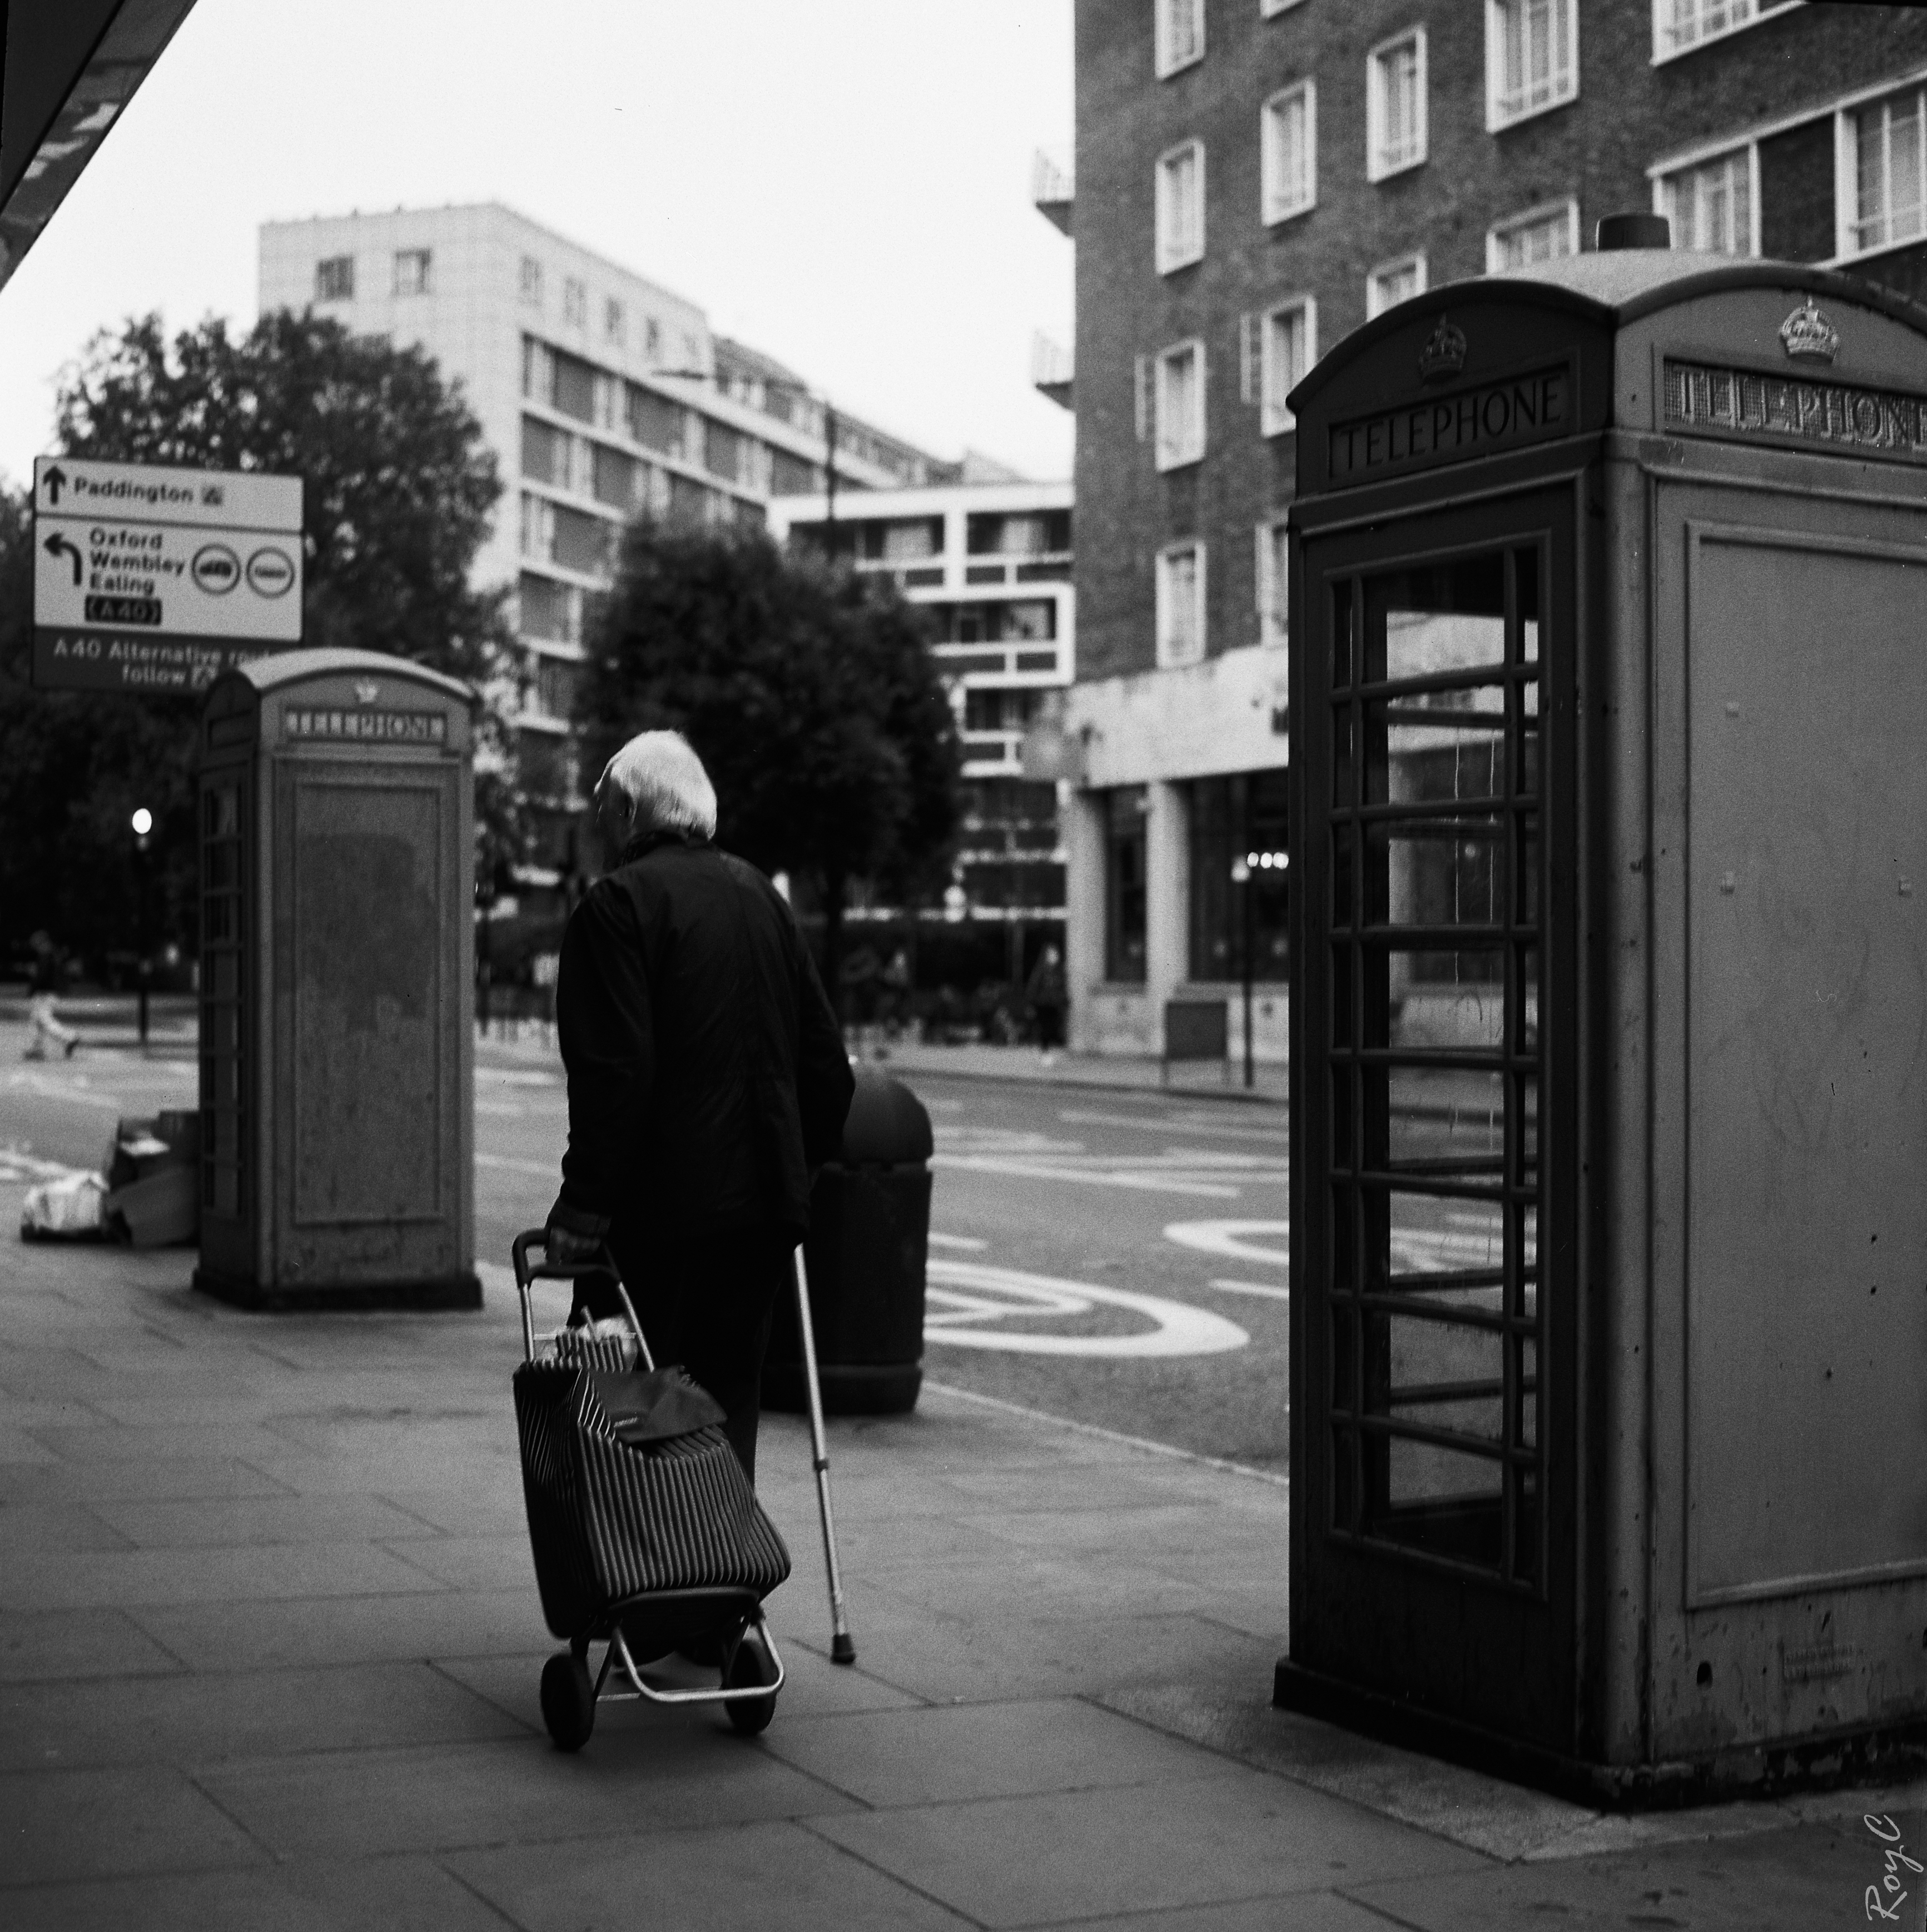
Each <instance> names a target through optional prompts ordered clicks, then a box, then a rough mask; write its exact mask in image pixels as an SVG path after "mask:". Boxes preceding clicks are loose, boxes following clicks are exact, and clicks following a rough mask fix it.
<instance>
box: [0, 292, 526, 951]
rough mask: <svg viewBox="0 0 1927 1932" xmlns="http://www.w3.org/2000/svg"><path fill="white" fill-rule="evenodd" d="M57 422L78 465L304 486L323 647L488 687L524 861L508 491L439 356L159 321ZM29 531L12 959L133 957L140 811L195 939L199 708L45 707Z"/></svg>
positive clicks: (108, 364)
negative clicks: (120, 952)
mask: <svg viewBox="0 0 1927 1932" xmlns="http://www.w3.org/2000/svg"><path fill="white" fill-rule="evenodd" d="M56 424H57V431H58V437H57V440H58V442H59V446H60V449H61V451H62V453H63V454H65V455H70V456H76V457H91V458H102V459H107V460H119V461H124V462H136V463H172V464H178V465H181V466H185V467H188V468H195V469H259V470H267V471H271V472H279V473H281V474H284V475H298V476H300V477H301V478H303V480H304V483H305V490H304V492H303V497H304V505H303V531H302V545H303V549H304V551H305V558H306V570H305V612H304V617H305V624H304V632H305V634H304V638H303V641H304V643H307V644H310V645H353V646H358V647H359V648H361V649H368V650H379V651H388V652H393V653H394V654H395V655H398V656H401V657H405V658H413V659H414V660H415V661H417V662H419V663H421V664H427V665H429V666H431V667H433V668H434V669H435V670H442V671H446V672H449V673H451V674H452V675H454V676H458V677H463V678H466V679H470V681H471V682H474V683H476V685H479V686H480V687H481V688H482V691H483V692H484V695H485V700H488V701H487V703H486V705H485V712H484V715H483V718H482V721H481V724H482V746H481V748H480V749H479V754H478V765H479V767H480V769H481V770H482V777H481V778H480V780H479V782H478V787H477V792H478V799H477V802H478V807H479V810H478V821H479V827H480V829H481V834H482V835H481V837H480V838H479V841H478V842H479V846H480V847H481V850H479V853H478V862H479V864H481V865H484V866H485V867H487V868H491V869H492V868H495V867H496V866H497V865H499V863H500V862H501V861H502V860H503V859H504V858H505V857H512V856H519V854H520V853H521V850H523V849H524V844H525V841H526V836H527V827H526V825H525V823H524V820H523V818H522V815H521V807H520V805H519V802H518V794H517V793H516V792H515V787H514V786H513V784H512V782H511V781H510V778H511V774H512V748H511V740H510V739H509V734H508V732H507V730H506V722H505V714H506V709H507V708H508V702H509V697H510V696H511V694H512V682H511V680H510V677H509V655H508V652H509V648H510V646H511V643H512V639H511V637H510V634H509V628H508V625H507V623H506V618H505V615H504V610H503V606H504V603H505V600H506V590H504V591H496V592H480V591H477V590H476V589H474V588H473V586H471V584H470V580H469V572H470V566H471V565H472V563H473V559H474V557H475V555H476V551H477V550H478V549H479V547H480V546H481V544H482V542H483V541H484V540H485V538H486V537H487V535H488V527H489V517H490V513H491V510H492V509H493V508H494V505H495V503H496V502H497V499H498V498H499V497H500V494H501V490H502V485H501V481H500V478H499V476H498V475H497V471H496V465H495V461H494V457H493V455H491V452H489V451H488V448H487V446H486V445H485V443H484V442H483V439H482V428H481V425H480V424H479V422H476V419H475V417H474V416H473V414H472V413H471V412H470V410H469V409H468V407H467V404H465V403H464V401H463V400H462V398H461V394H460V392H459V391H458V389H453V388H452V387H451V386H449V385H448V384H446V383H444V382H443V379H442V377H441V376H440V374H439V373H438V372H437V369H436V367H435V365H434V362H433V360H432V359H431V358H430V357H429V356H428V355H427V354H426V353H425V352H424V351H423V350H420V349H418V348H397V347H395V346H394V345H393V344H391V343H389V342H388V341H386V340H384V339H383V338H378V337H365V336H363V337H358V336H353V335H350V334H349V333H348V332H347V330H346V329H343V328H342V327H341V325H340V324H339V323H335V322H332V321H329V320H325V319H323V318H320V317H316V316H314V315H312V314H302V315H296V314H291V313H290V312H288V311H278V312H276V313H274V314H269V315H266V316H264V317H262V319H261V320H260V321H259V322H258V323H256V324H255V326H254V327H253V328H252V329H249V330H248V332H246V333H245V334H241V335H237V334H235V333H234V332H231V331H230V328H229V326H228V325H227V323H225V322H224V321H221V320H218V319H215V318H210V319H209V320H207V321H205V322H203V323H202V324H201V325H200V326H199V327H198V328H197V329H191V330H187V331H184V332H182V333H181V334H179V335H176V337H175V338H173V340H172V341H171V342H170V341H169V340H168V338H167V336H166V335H165V333H164V330H163V329H162V326H161V320H160V318H159V317H158V316H152V315H150V316H148V317H143V318H141V319H140V320H134V321H131V322H129V323H127V324H126V325H125V327H124V328H123V329H122V330H121V331H120V332H119V333H118V334H116V333H112V332H103V333H102V334H101V335H98V336H97V337H95V339H94V340H93V341H92V342H91V343H90V344H89V345H88V347H87V348H86V350H85V352H84V353H83V356H81V358H80V361H79V362H77V363H76V364H75V365H73V366H72V367H71V368H69V369H68V370H67V371H65V373H64V374H63V376H62V380H61V384H60V388H59V392H58V397H57V403H56ZM30 527H31V526H30V524H29V522H28V520H27V514H26V505H25V504H24V502H22V501H20V500H17V499H7V500H6V502H5V504H4V505H0V908H4V910H0V927H3V928H4V929H5V933H6V935H7V937H8V939H9V940H10V941H11V942H12V943H13V944H18V943H19V942H20V940H21V939H22V938H24V937H25V935H26V934H28V933H29V932H32V931H33V930H34V929H35V928H37V927H43V926H44V927H46V928H47V929H49V930H50V931H51V932H53V933H54V935H56V938H58V939H59V941H61V942H62V944H65V945H67V946H69V947H74V948H75V949H77V950H81V951H83V952H92V953H98V952H99V951H100V950H102V949H103V948H104V947H107V946H109V945H110V944H119V945H127V944H131V943H132V941H133V940H134V937H135V935H134V931H133V922H132V918H131V911H130V908H131V904H132V899H131V890H132V887H131V873H130V871H129V868H130V867H131V865H132V863H133V858H132V854H131V849H130V848H131V837H130V835H129V834H128V830H127V821H128V813H129V811H131V809H132V808H133V806H134V805H135V804H136V803H142V804H145V805H147V806H148V807H149V808H150V809H151V810H152V811H153V812H154V814H155V817H156V819H157V820H158V836H157V838H156V839H155V864H156V889H155V897H156V901H157V908H156V919H157V926H158V931H159V932H160V933H161V935H163V936H165V935H169V934H172V935H175V936H177V937H185V936H186V935H188V934H189V933H191V931H192V929H193V919H192V908H193V906H194V897H195V890H196V887H195V866H196V853H195V828H194V805H193V799H194V726H195V721H196V720H197V718H198V716H199V715H200V702H201V700H200V698H199V697H196V696H193V695H189V694H182V695H179V696H164V695H158V694H140V695H139V696H134V695H127V696H123V695H122V694H119V693H104V692H103V693H95V692H84V691H65V692H46V691H33V690H32V689H30V688H29V675H30V672H29V666H30V663H31V657H32V618H31V609H32V570H31V558H30V556H29V551H28V548H27V545H28V542H29V531H30Z"/></svg>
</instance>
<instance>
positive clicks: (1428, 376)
mask: <svg viewBox="0 0 1927 1932" xmlns="http://www.w3.org/2000/svg"><path fill="white" fill-rule="evenodd" d="M1465 365H1466V336H1465V331H1464V330H1463V329H1459V328H1457V327H1455V326H1454V325H1453V323H1452V320H1451V317H1449V316H1444V315H1442V316H1441V317H1439V326H1438V327H1437V328H1436V329H1433V332H1432V333H1431V334H1430V335H1429V336H1428V337H1427V338H1426V341H1425V347H1424V348H1423V349H1421V350H1419V352H1418V380H1420V381H1421V383H1436V382H1439V381H1440V380H1442V379H1443V378H1444V377H1447V376H1456V375H1457V374H1458V373H1459V371H1460V370H1461V369H1463V368H1464V367H1465Z"/></svg>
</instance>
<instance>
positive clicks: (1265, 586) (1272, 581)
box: [1256, 517, 1291, 644]
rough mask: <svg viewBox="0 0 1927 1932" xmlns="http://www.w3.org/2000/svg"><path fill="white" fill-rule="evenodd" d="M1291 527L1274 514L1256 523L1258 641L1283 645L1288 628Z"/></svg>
mask: <svg viewBox="0 0 1927 1932" xmlns="http://www.w3.org/2000/svg"><path fill="white" fill-rule="evenodd" d="M1289 535H1290V526H1289V523H1286V520H1285V519H1284V518H1283V517H1271V518H1270V519H1269V520H1267V521H1266V522H1264V523H1260V524H1259V526H1258V530H1257V559H1256V583H1257V590H1258V641H1259V643H1261V644H1282V643H1283V642H1284V641H1285V639H1286V635H1287V634H1288V633H1289V628H1290V621H1291V620H1290V618H1289V614H1288V613H1289V601H1288V593H1289V590H1290V587H1291V586H1290V583H1289V578H1288V575H1287V570H1286V559H1288V558H1289V556H1290V554H1291V545H1290V543H1289Z"/></svg>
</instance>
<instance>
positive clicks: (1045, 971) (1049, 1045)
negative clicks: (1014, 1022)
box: [1025, 945, 1066, 1067]
mask: <svg viewBox="0 0 1927 1932" xmlns="http://www.w3.org/2000/svg"><path fill="white" fill-rule="evenodd" d="M1025 992H1027V993H1028V995H1029V996H1030V1001H1031V1012H1032V1013H1033V1014H1034V1015H1035V1016H1036V1018H1037V1052H1038V1053H1039V1055H1040V1056H1041V1058H1043V1063H1044V1064H1045V1065H1046V1067H1048V1066H1049V1065H1050V1064H1051V1062H1052V1061H1053V1060H1054V1059H1055V1058H1056V1055H1057V1049H1058V1048H1059V1047H1060V1046H1062V1045H1063V1044H1064V1005H1065V1001H1066V989H1065V985H1064V956H1063V955H1062V954H1061V953H1059V952H1058V950H1057V948H1056V947H1055V946H1049V945H1047V946H1046V947H1045V948H1044V950H1043V952H1041V953H1039V954H1038V955H1037V964H1036V965H1034V966H1033V967H1032V968H1031V978H1030V983H1029V985H1028V986H1026V987H1025Z"/></svg>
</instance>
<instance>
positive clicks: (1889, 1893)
mask: <svg viewBox="0 0 1927 1932" xmlns="http://www.w3.org/2000/svg"><path fill="white" fill-rule="evenodd" d="M1861 1823H1862V1824H1864V1825H1865V1826H1866V1828H1867V1829H1868V1831H1870V1832H1872V1833H1873V1835H1874V1837H1875V1838H1877V1839H1878V1840H1879V1841H1880V1843H1881V1844H1882V1845H1883V1846H1884V1847H1885V1849H1884V1850H1883V1852H1882V1854H1881V1855H1882V1856H1883V1858H1885V1860H1886V1870H1885V1872H1883V1873H1882V1874H1881V1876H1880V1880H1879V1882H1877V1884H1874V1885H1868V1888H1867V1916H1868V1918H1869V1919H1875V1918H1884V1919H1887V1920H1889V1921H1892V1923H1894V1924H1898V1923H1899V1921H1900V1908H1901V1906H1902V1905H1904V1903H1906V1902H1907V1888H1906V1882H1905V1879H1904V1874H1903V1873H1902V1870H1901V1867H1903V1866H1904V1867H1906V1870H1907V1871H1910V1872H1919V1871H1920V1870H1922V1867H1921V1866H1920V1864H1919V1862H1918V1861H1916V1860H1915V1859H1913V1858H1909V1857H1908V1856H1907V1847H1906V1846H1904V1845H1903V1844H1902V1843H1901V1841H1900V1827H1899V1826H1898V1825H1896V1824H1895V1823H1894V1822H1893V1820H1892V1819H1891V1818H1890V1817H1886V1816H1885V1815H1882V1816H1881V1817H1874V1816H1873V1815H1872V1814H1871V1813H1867V1814H1863V1815H1862V1819H1861Z"/></svg>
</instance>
